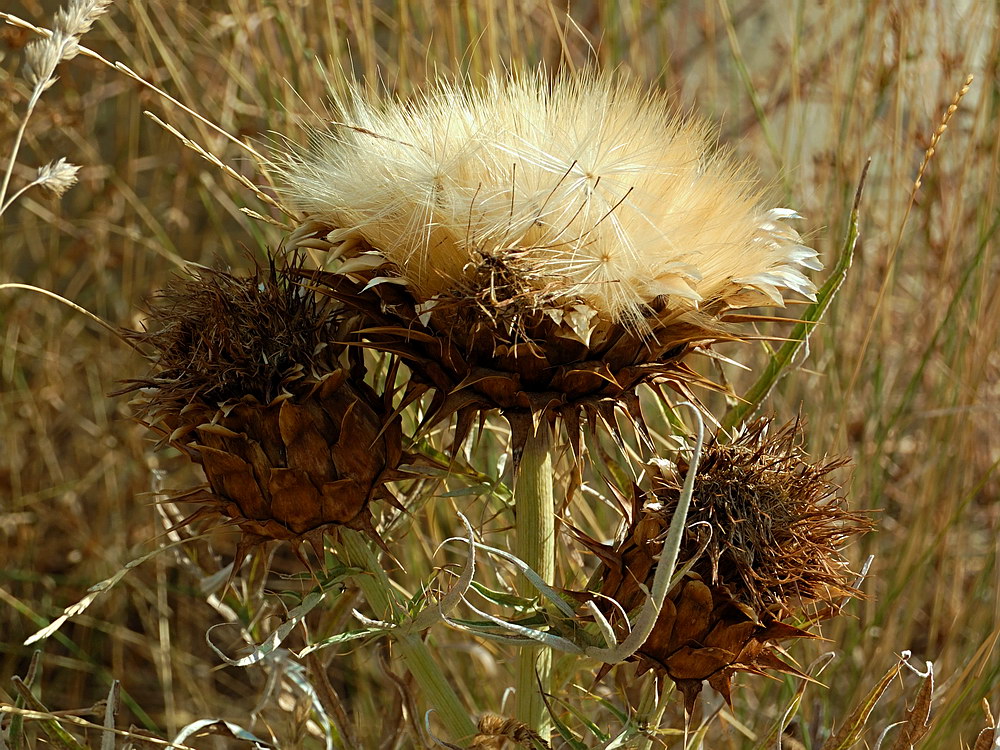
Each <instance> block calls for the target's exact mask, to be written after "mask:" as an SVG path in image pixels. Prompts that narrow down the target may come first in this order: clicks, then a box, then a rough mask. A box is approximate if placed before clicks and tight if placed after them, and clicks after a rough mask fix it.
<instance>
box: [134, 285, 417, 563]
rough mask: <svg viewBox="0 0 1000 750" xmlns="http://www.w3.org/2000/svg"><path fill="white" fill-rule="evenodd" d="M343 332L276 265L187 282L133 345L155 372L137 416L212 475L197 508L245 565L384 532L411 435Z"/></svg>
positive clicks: (139, 384) (330, 312)
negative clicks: (343, 536)
mask: <svg viewBox="0 0 1000 750" xmlns="http://www.w3.org/2000/svg"><path fill="white" fill-rule="evenodd" d="M340 328H341V315H340V312H339V310H338V309H337V306H336V305H335V304H334V303H332V302H331V301H330V300H329V299H328V298H326V297H316V296H315V295H314V294H313V293H312V292H310V291H309V290H307V289H304V288H303V287H302V286H300V284H299V283H298V282H297V281H293V280H291V279H290V278H289V277H288V276H287V275H286V274H285V273H284V272H283V271H281V270H278V269H276V268H275V267H274V266H273V265H272V266H271V267H270V269H268V270H260V269H258V271H257V272H256V273H254V274H252V275H249V276H236V275H233V274H231V273H227V272H223V271H214V270H200V271H198V272H196V273H195V274H193V275H192V276H190V277H189V278H184V279H178V280H176V281H175V282H174V283H173V284H172V286H170V288H168V289H167V290H166V291H165V292H163V293H162V294H161V295H160V297H159V298H158V299H157V300H156V303H155V305H154V306H153V307H152V309H151V312H150V316H149V318H148V320H147V322H146V328H145V330H143V331H131V332H128V334H127V335H128V336H129V337H130V338H131V339H132V340H133V341H134V342H135V343H136V344H137V346H138V347H139V348H140V349H141V350H142V351H144V352H145V353H146V355H147V357H148V358H149V360H150V363H151V372H150V374H149V375H148V377H146V378H144V379H142V380H137V381H132V382H131V384H130V387H129V388H128V389H127V390H128V391H134V392H135V393H136V394H137V398H136V400H135V403H136V406H137V409H138V411H139V414H140V415H141V416H142V417H143V419H144V420H145V421H146V422H147V423H148V424H149V425H150V426H151V427H152V428H153V429H155V430H156V431H157V432H158V433H159V434H160V435H161V436H162V441H161V442H162V443H165V444H169V445H172V446H174V447H176V448H177V449H179V450H181V451H182V452H184V453H186V454H187V455H188V456H190V458H191V459H192V460H194V461H195V462H197V463H199V464H200V465H201V466H202V468H203V469H204V471H205V475H206V477H207V479H208V486H207V488H205V489H203V490H201V491H198V492H195V493H192V494H189V495H187V496H186V498H185V499H186V500H187V501H189V502H197V503H200V504H201V509H200V510H199V511H198V515H199V516H204V515H208V514H214V515H217V516H221V517H222V518H224V519H226V522H227V523H231V524H234V525H236V526H238V527H239V528H240V529H241V531H242V532H243V533H242V539H241V542H240V552H239V554H240V556H242V555H243V554H245V553H246V551H247V550H249V549H250V548H252V547H253V546H255V545H257V544H260V543H262V542H267V541H270V540H287V541H289V542H291V543H292V544H293V546H294V547H295V548H296V550H297V549H298V548H299V545H300V544H301V543H302V542H303V541H308V542H310V543H311V544H312V545H314V546H318V545H319V544H320V543H321V539H322V535H323V533H325V532H327V531H330V530H333V529H335V528H336V527H338V526H347V527H349V528H353V529H358V530H362V531H365V532H367V533H369V534H370V535H373V536H374V534H375V531H374V527H373V524H372V515H371V511H370V509H369V503H370V502H371V501H372V500H373V499H375V498H378V497H382V496H385V497H390V496H389V495H388V490H387V488H386V487H385V483H386V482H387V481H389V480H390V479H392V478H393V477H394V472H395V469H396V467H397V466H398V464H399V461H400V458H401V435H400V430H399V426H398V424H397V421H396V420H395V419H393V418H391V417H390V416H389V415H390V414H391V409H390V408H389V405H388V404H387V403H386V401H385V399H383V398H380V397H378V396H377V395H376V393H375V392H374V391H373V390H372V388H371V387H369V386H368V385H366V384H365V383H364V381H363V378H362V376H363V366H362V364H361V358H360V356H353V357H352V356H351V354H350V352H348V351H345V347H343V346H342V345H339V344H336V343H335V342H337V341H339V340H340V339H341V335H340V334H341V330H340ZM359 354H360V352H355V355H359Z"/></svg>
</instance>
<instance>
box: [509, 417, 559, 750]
mask: <svg viewBox="0 0 1000 750" xmlns="http://www.w3.org/2000/svg"><path fill="white" fill-rule="evenodd" d="M514 512H515V516H516V523H517V528H516V532H515V542H514V543H515V550H514V552H515V554H516V555H517V556H518V557H520V558H521V559H522V560H523V561H524V562H525V563H527V564H528V566H529V567H531V568H532V569H533V570H534V571H535V572H536V573H538V575H539V576H541V577H542V580H544V581H545V582H546V583H549V584H551V583H553V582H554V579H555V548H556V533H555V503H554V500H553V493H552V435H551V429H550V427H549V425H548V424H547V423H546V422H545V421H544V420H543V422H542V424H540V425H539V426H538V429H537V431H536V432H535V434H533V435H529V437H528V440H527V442H526V443H525V446H524V453H523V454H522V456H521V464H520V467H519V468H518V473H517V480H516V486H515V487H514ZM522 585H523V587H524V595H525V596H531V594H530V590H531V589H530V587H529V586H528V585H527V581H522ZM551 682H552V652H551V651H549V650H548V649H539V648H522V649H521V651H520V653H519V654H518V657H517V666H516V686H517V694H516V701H515V712H514V713H515V716H516V718H517V719H518V720H519V721H522V722H524V723H525V724H527V725H528V726H529V727H531V728H532V729H533V730H535V731H536V732H538V733H539V734H540V735H541V736H542V737H543V738H545V739H546V740H547V739H548V737H549V734H550V733H551V730H552V723H551V721H550V719H549V714H548V711H547V710H546V708H545V703H544V701H543V700H542V693H541V691H545V692H551ZM539 686H540V687H541V690H540V689H539Z"/></svg>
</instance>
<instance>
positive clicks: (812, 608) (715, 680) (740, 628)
mask: <svg viewBox="0 0 1000 750" xmlns="http://www.w3.org/2000/svg"><path fill="white" fill-rule="evenodd" d="M769 427H770V422H769V420H766V419H761V420H758V421H756V422H753V423H752V424H750V425H748V426H747V427H746V428H745V429H744V430H743V431H742V432H741V433H740V434H739V435H738V436H736V438H735V439H733V440H732V441H729V442H724V441H723V440H721V439H719V438H716V439H715V440H714V441H713V442H712V443H711V444H709V445H708V446H706V447H705V449H704V451H703V455H702V459H701V462H700V464H699V466H698V473H697V476H696V478H695V483H694V493H693V495H692V498H691V506H690V509H689V511H688V516H687V531H686V533H685V535H684V537H683V538H682V542H681V551H680V558H679V559H680V560H681V561H682V562H683V561H692V560H693V564H692V566H691V568H690V570H689V572H688V573H687V575H686V576H685V578H684V579H683V580H682V581H680V582H679V583H678V584H677V585H676V586H675V587H674V589H673V590H672V591H671V592H670V594H669V596H668V598H667V600H666V602H665V603H664V606H663V609H662V610H661V612H660V617H659V619H658V621H657V624H656V627H655V628H654V630H653V632H652V634H651V635H650V637H649V639H648V640H647V641H646V643H645V644H643V646H642V648H641V649H640V650H639V652H638V653H637V654H636V658H637V659H638V661H639V668H640V669H641V670H643V671H645V670H649V669H652V670H654V671H655V672H656V673H657V674H658V675H659V676H661V677H662V676H666V677H669V678H670V679H671V680H673V681H674V682H675V683H676V684H677V686H678V688H679V689H680V690H681V692H682V693H683V694H684V697H685V705H686V707H687V708H688V710H689V711H690V710H692V709H693V707H694V704H695V700H696V698H697V696H698V694H699V693H700V691H701V689H702V683H703V681H706V680H707V681H708V683H709V684H710V685H711V686H712V687H714V688H715V689H716V690H718V691H719V692H720V693H721V694H722V695H723V696H724V697H725V698H726V700H727V701H728V700H729V696H730V689H731V679H732V676H733V674H735V673H736V672H740V671H743V672H751V673H762V672H763V670H765V669H774V670H779V671H783V672H788V673H792V674H798V671H797V670H796V669H795V668H794V667H792V666H791V665H789V664H787V663H786V662H785V661H783V660H782V659H780V658H779V657H778V656H777V653H776V651H775V649H774V646H775V645H776V644H778V643H780V642H781V641H783V640H787V639H791V638H804V637H809V633H808V632H807V631H806V630H804V629H802V628H801V627H798V626H793V625H791V624H789V623H788V622H786V620H788V619H794V620H795V621H797V622H799V623H800V624H803V623H805V624H804V625H803V627H808V623H815V622H818V621H819V620H822V619H825V618H827V617H831V616H833V615H834V614H836V613H837V612H838V611H839V604H840V602H841V601H842V600H843V599H844V598H845V597H849V596H858V595H859V593H860V592H858V591H857V590H856V589H855V588H854V587H853V586H852V579H853V578H854V574H853V573H852V572H851V571H850V570H849V569H848V566H847V561H846V560H845V559H844V557H843V556H842V549H843V547H844V545H845V544H846V543H847V542H848V541H849V540H850V539H851V538H853V537H855V536H857V535H859V534H862V533H864V532H866V531H868V530H869V529H870V528H871V523H870V521H869V520H868V519H867V518H865V517H864V516H862V515H859V514H857V513H854V512H851V511H849V510H848V509H847V508H846V505H845V500H844V498H843V496H841V495H840V494H838V489H839V488H838V486H837V485H836V484H834V483H832V481H831V480H830V477H829V475H830V474H831V472H833V471H834V470H835V469H837V468H839V467H841V466H843V465H844V464H845V461H842V460H834V461H827V462H820V463H812V462H810V461H809V460H808V458H807V456H806V455H805V453H804V452H803V451H802V449H801V447H800V446H799V444H798V437H799V425H798V423H793V424H790V425H787V426H785V427H784V428H782V429H780V430H777V431H776V432H774V433H769ZM686 471H687V467H686V466H685V465H684V463H683V462H681V464H680V465H679V466H677V467H676V469H674V468H673V467H671V468H668V469H667V470H666V471H665V472H664V475H662V476H659V477H657V478H655V479H654V480H653V488H652V491H651V492H650V493H643V492H641V491H640V490H639V489H638V488H636V490H635V492H634V499H633V512H632V518H631V519H630V523H629V528H628V529H627V532H626V535H625V538H624V540H623V541H622V542H621V543H619V544H618V545H615V546H614V547H609V546H604V545H600V544H598V543H596V542H595V541H594V540H592V539H589V538H586V537H583V535H581V537H582V538H583V539H584V542H585V543H586V544H587V546H589V547H590V548H591V549H592V550H593V551H594V552H595V553H597V554H598V556H599V557H600V558H601V559H602V561H603V562H604V563H605V566H604V574H603V581H602V585H601V589H600V593H601V594H602V595H603V596H604V597H610V598H612V599H614V600H615V601H617V602H618V603H619V604H620V605H621V606H622V608H623V609H624V610H626V611H629V610H632V609H635V608H636V607H638V606H639V605H640V604H641V603H642V602H643V600H644V597H645V595H644V594H643V592H642V589H641V588H640V586H642V585H644V584H645V585H648V584H650V583H651V580H652V575H653V569H654V566H655V559H656V557H657V556H658V555H659V553H660V551H661V550H662V548H663V538H664V537H665V535H666V531H667V529H668V527H669V525H670V521H671V518H672V516H673V513H674V510H675V508H676V506H677V502H678V498H679V495H680V490H681V483H682V480H683V477H684V475H685V473H686ZM608 612H609V614H613V613H614V608H611V607H608Z"/></svg>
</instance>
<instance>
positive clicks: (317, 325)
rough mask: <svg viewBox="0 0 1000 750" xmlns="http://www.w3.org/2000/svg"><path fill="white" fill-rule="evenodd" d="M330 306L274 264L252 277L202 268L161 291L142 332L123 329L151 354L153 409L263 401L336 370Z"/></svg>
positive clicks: (147, 381) (334, 324) (335, 322)
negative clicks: (194, 404) (289, 387)
mask: <svg viewBox="0 0 1000 750" xmlns="http://www.w3.org/2000/svg"><path fill="white" fill-rule="evenodd" d="M337 326H338V317H337V314H336V311H335V309H334V306H333V305H332V304H331V303H330V302H329V300H327V299H325V298H317V297H316V296H315V295H313V294H311V293H309V292H308V291H306V290H304V289H303V288H302V287H301V286H299V285H298V284H297V283H295V282H293V281H291V280H290V279H289V278H288V277H287V276H286V275H285V274H284V273H283V272H282V271H280V270H278V269H276V268H275V267H274V266H273V264H272V266H271V267H270V268H269V269H268V270H267V271H263V270H262V269H260V268H258V269H256V271H255V272H254V273H253V274H252V275H249V276H237V275H234V274H232V273H227V272H225V271H221V270H211V269H200V270H199V271H197V272H195V273H194V274H193V275H191V276H190V277H188V278H176V279H174V281H173V282H172V283H171V284H170V285H169V286H168V287H167V289H166V290H164V291H163V292H161V293H160V294H159V295H158V296H157V298H156V300H155V305H154V306H153V307H152V309H151V310H150V313H149V319H148V321H147V323H146V330H143V331H129V332H126V333H127V335H128V337H129V338H130V339H131V340H132V341H133V342H134V343H135V344H137V345H138V346H139V347H140V348H141V349H143V350H145V351H147V352H149V354H148V356H149V359H150V362H151V363H152V374H151V376H150V377H149V378H147V379H145V380H142V381H136V385H137V387H139V386H142V387H155V388H156V389H157V393H156V398H155V399H151V400H150V402H149V406H150V407H154V406H155V407H156V408H164V407H166V406H167V404H168V403H169V404H170V405H171V407H172V408H176V409H177V410H180V409H183V408H184V407H185V406H187V405H188V404H190V403H194V402H203V403H208V404H219V403H223V402H226V401H229V400H233V399H237V400H238V399H243V398H245V397H248V396H252V397H253V398H255V399H257V400H258V401H260V402H263V403H267V402H269V401H271V400H273V399H274V398H275V397H277V396H278V395H279V394H280V393H281V392H282V390H283V389H285V388H286V386H288V385H289V384H291V383H294V382H295V381H297V380H301V379H303V378H307V377H312V378H313V379H315V378H318V377H320V376H321V375H323V374H326V373H330V372H332V371H333V370H335V369H338V366H339V365H338V362H339V360H338V355H339V354H341V352H340V351H338V350H337V349H336V348H334V347H331V346H330V342H332V341H335V340H337V333H338V328H337Z"/></svg>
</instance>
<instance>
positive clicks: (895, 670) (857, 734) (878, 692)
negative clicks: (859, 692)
mask: <svg viewBox="0 0 1000 750" xmlns="http://www.w3.org/2000/svg"><path fill="white" fill-rule="evenodd" d="M905 663H906V662H905V661H904V660H903V659H900V660H899V661H897V662H896V663H895V664H894V665H892V667H891V668H890V669H889V671H888V672H886V673H885V675H883V677H882V679H881V680H879V681H878V682H877V683H876V684H875V686H874V687H873V688H872V689H871V690H870V691H869V692H868V694H867V695H866V696H865V697H864V698H862V700H861V702H860V703H859V704H858V705H857V706H856V707H855V708H854V712H853V713H852V714H851V715H850V717H848V719H847V721H845V722H844V725H843V726H842V727H841V728H840V730H839V731H838V732H837V733H836V734H834V735H833V736H832V737H830V739H829V740H827V741H826V743H825V744H824V745H823V747H822V750H847V748H849V747H853V745H854V744H855V743H856V742H857V741H858V740H859V739H861V733H862V732H863V731H864V728H865V722H867V721H868V717H869V716H870V715H871V712H872V711H873V710H874V709H875V705H876V704H877V703H878V702H879V700H880V699H881V698H882V696H883V694H885V691H886V690H887V689H888V687H889V685H890V683H891V682H892V681H893V680H894V679H895V678H896V676H897V675H898V674H899V673H900V671H901V670H902V669H903V665H904V664H905Z"/></svg>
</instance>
